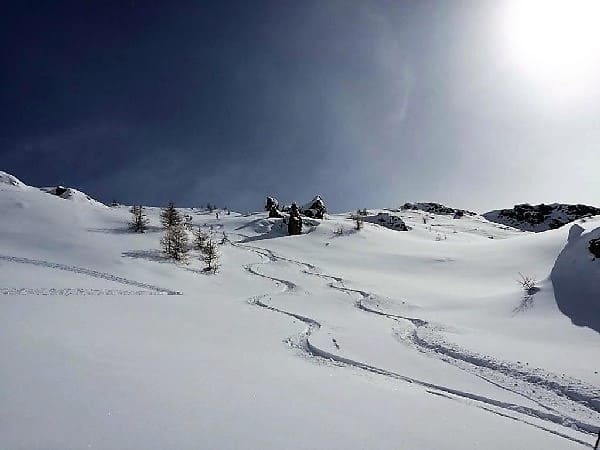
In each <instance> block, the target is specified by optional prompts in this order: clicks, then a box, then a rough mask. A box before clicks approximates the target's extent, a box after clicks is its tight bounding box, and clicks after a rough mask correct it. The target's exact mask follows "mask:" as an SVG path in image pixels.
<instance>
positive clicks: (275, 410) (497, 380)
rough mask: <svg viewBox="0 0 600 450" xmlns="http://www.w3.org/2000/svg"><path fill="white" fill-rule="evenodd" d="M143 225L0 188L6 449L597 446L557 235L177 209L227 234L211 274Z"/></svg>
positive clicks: (464, 222) (597, 415)
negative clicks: (297, 228)
mask: <svg viewBox="0 0 600 450" xmlns="http://www.w3.org/2000/svg"><path fill="white" fill-rule="evenodd" d="M146 212H147V214H148V216H149V219H150V229H149V230H148V232H146V233H145V234H133V233H130V232H128V231H127V221H128V219H129V212H128V209H127V208H126V207H115V208H104V207H102V208H100V207H97V206H95V205H94V204H91V203H89V202H71V201H65V200H63V199H61V198H59V197H56V196H53V195H48V194H47V193H44V192H42V191H40V190H38V189H34V188H27V187H26V186H24V185H20V184H19V183H16V184H15V183H10V182H9V183H2V184H0V214H1V216H2V220H0V360H1V361H3V363H2V370H0V405H1V406H0V412H1V415H0V417H1V418H2V419H1V420H0V436H1V437H2V438H1V442H2V446H0V447H2V448H7V449H13V448H23V449H33V448H61V449H76V448H100V449H123V448H131V449H137V448H143V449H165V448H177V449H197V448H219V449H224V448H231V449H233V448H236V449H237V448H248V449H254V448H261V449H281V448H298V449H299V448H307V449H308V448H311V449H313V448H323V449H331V448H344V449H353V448H357V449H358V448H378V449H384V448H390V449H392V448H394V449H395V448H407V449H433V448H435V449H436V450H437V449H483V448H485V449H491V450H494V449H497V450H499V449H506V448H512V449H532V448H544V449H575V448H585V447H588V448H589V447H590V446H591V445H592V444H593V442H594V440H595V436H594V433H596V432H597V430H598V426H599V425H600V412H599V411H600V403H599V398H600V388H599V385H600V377H599V375H598V372H597V371H598V364H597V356H598V354H600V339H599V334H598V333H597V332H596V331H594V330H593V327H591V325H590V324H589V323H588V324H585V323H579V325H587V326H576V325H574V324H573V322H575V323H578V322H577V321H576V320H575V319H574V318H573V317H571V316H570V315H569V312H568V311H567V310H565V309H564V308H563V306H562V302H563V301H564V302H566V303H565V304H572V305H575V306H577V305H578V299H576V298H571V297H569V295H568V293H567V295H566V296H565V297H562V298H561V299H559V298H555V290H556V286H557V282H558V283H559V284H560V283H563V281H562V280H564V279H567V280H572V278H571V277H572V276H573V274H574V273H576V272H577V271H575V272H574V271H573V270H570V269H569V267H570V266H569V265H568V264H567V262H568V260H569V259H570V258H571V257H576V258H578V263H577V267H579V264H584V263H585V261H584V256H583V255H581V252H580V247H581V248H583V244H581V245H579V244H577V245H575V244H572V242H573V241H572V242H569V243H568V244H567V238H568V231H569V230H567V229H566V227H565V228H563V229H559V230H554V231H549V232H547V233H542V234H530V233H523V232H519V231H516V230H513V229H510V228H507V227H503V226H500V225H497V224H493V223H490V222H488V221H486V220H485V219H483V218H481V217H480V216H468V217H467V216H465V217H462V218H460V219H454V218H453V217H452V216H448V215H443V214H442V215H437V214H432V213H424V212H422V211H416V210H406V211H400V212H398V213H395V214H398V216H399V217H400V218H401V219H402V220H403V221H404V222H405V223H406V224H407V225H408V226H409V227H410V228H411V230H410V231H407V232H397V231H394V230H391V229H387V228H385V227H381V226H378V225H376V224H369V223H366V224H365V226H364V229H363V230H361V231H358V232H353V233H344V234H343V235H339V234H337V233H336V232H335V231H336V230H337V229H339V227H344V228H345V229H348V230H349V229H351V228H352V221H351V219H348V214H340V215H333V216H330V217H329V218H328V219H327V220H323V221H316V220H315V221H311V222H310V224H308V225H307V227H306V229H305V234H303V235H301V236H294V237H288V236H286V235H285V232H284V230H282V229H281V223H280V222H281V219H268V218H267V217H266V214H265V213H257V214H251V215H240V214H236V213H231V214H230V215H226V214H220V218H219V219H216V217H215V215H214V213H208V212H206V211H199V210H192V209H190V210H184V211H183V212H184V213H186V214H189V215H191V216H192V218H193V222H194V224H195V225H196V226H200V227H202V228H203V229H205V230H206V231H207V232H212V233H213V235H214V236H215V238H216V239H220V238H221V237H222V236H223V233H225V237H226V239H225V243H224V244H223V245H221V246H220V251H221V254H222V268H221V270H220V272H219V273H217V274H216V275H214V276H213V275H206V274H204V273H203V272H202V263H200V261H199V255H198V254H197V253H196V252H192V253H191V254H190V258H189V262H188V264H175V263H173V262H171V261H168V260H165V259H164V258H163V257H162V255H161V253H160V251H159V240H160V237H161V234H162V233H161V231H160V228H159V220H158V215H159V209H157V208H148V209H147V210H146ZM380 212H381V213H383V212H385V211H373V214H378V213H380ZM424 214H425V215H424ZM424 219H425V220H424ZM579 225H580V226H581V227H583V228H584V229H585V230H586V231H585V232H584V233H583V234H581V236H583V237H582V239H583V238H585V239H587V238H588V237H589V238H591V237H593V236H596V235H597V234H598V227H600V220H596V219H594V220H588V221H586V222H585V223H581V224H579ZM594 230H595V231H594ZM581 236H580V237H581ZM573 252H575V253H573ZM559 254H561V258H562V255H566V256H564V258H565V265H563V264H562V262H561V258H559V260H558V261H557V257H558V255H559ZM590 262H593V263H594V264H596V265H597V263H598V261H590ZM555 263H556V264H555ZM586 267H587V268H588V269H589V273H590V274H595V273H596V272H594V270H595V267H596V266H591V268H590V266H586ZM553 268H554V269H555V272H553V276H552V280H550V278H549V276H550V273H551V271H552V269H553ZM557 268H559V269H560V270H558V278H557V277H556V276H555V275H556V271H557ZM586 270H587V269H586ZM518 272H523V273H525V274H527V275H531V276H534V277H536V278H537V279H538V280H540V281H539V283H538V286H539V291H538V292H536V293H535V294H533V295H532V296H528V295H526V293H525V292H524V291H523V290H522V289H521V288H520V286H518V284H517V283H515V281H514V280H515V279H516V278H517V276H518ZM589 280H591V279H588V281H589ZM553 282H554V289H553V285H552V283H553ZM589 286H590V288H591V289H592V291H591V292H595V293H598V291H595V290H594V289H595V287H594V286H596V287H597V284H594V283H593V282H591V283H590V284H589ZM596 298H598V297H596ZM590 311H591V310H590ZM572 320H573V322H572Z"/></svg>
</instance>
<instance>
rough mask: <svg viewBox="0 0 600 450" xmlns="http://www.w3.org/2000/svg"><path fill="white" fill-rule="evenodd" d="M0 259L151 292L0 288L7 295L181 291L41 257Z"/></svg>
mask: <svg viewBox="0 0 600 450" xmlns="http://www.w3.org/2000/svg"><path fill="white" fill-rule="evenodd" d="M0 261H6V262H12V263H18V264H31V265H34V266H40V267H47V268H50V269H57V270H64V271H65V272H73V273H78V274H81V275H87V276H89V277H92V278H99V279H103V280H108V281H113V282H115V283H119V284H123V285H126V286H134V287H138V288H142V289H148V290H149V291H151V292H143V291H124V290H123V291H122V290H115V289H44V288H39V289H29V288H23V289H20V288H3V289H1V290H0V293H1V294H5V295H6V294H9V295H15V294H16V295H23V294H34V295H121V294H122V295H142V294H155V295H156V294H166V295H181V292H177V291H173V290H171V289H165V288H162V287H159V286H154V285H152V284H148V283H142V282H140V281H134V280H128V279H127V278H123V277H120V276H118V275H113V274H110V273H106V272H99V271H97V270H92V269H86V268H84V267H77V266H69V265H67V264H60V263H54V262H50V261H44V260H41V259H30V258H20V257H17V256H8V255H0Z"/></svg>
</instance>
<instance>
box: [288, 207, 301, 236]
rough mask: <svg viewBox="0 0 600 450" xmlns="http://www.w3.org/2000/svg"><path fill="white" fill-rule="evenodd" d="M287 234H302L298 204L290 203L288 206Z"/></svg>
mask: <svg viewBox="0 0 600 450" xmlns="http://www.w3.org/2000/svg"><path fill="white" fill-rule="evenodd" d="M288 234H289V235H290V236H293V235H297V234H302V217H300V210H299V209H298V205H296V204H295V203H292V206H291V207H290V216H289V218H288Z"/></svg>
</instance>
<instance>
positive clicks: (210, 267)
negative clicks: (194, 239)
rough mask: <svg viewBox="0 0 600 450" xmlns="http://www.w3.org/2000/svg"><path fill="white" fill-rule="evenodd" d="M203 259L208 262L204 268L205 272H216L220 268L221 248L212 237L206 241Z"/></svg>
mask: <svg viewBox="0 0 600 450" xmlns="http://www.w3.org/2000/svg"><path fill="white" fill-rule="evenodd" d="M202 259H203V260H204V263H205V264H206V267H205V268H204V271H205V272H212V273H216V272H217V270H218V269H219V249H218V248H217V244H215V242H214V241H213V240H212V239H209V240H208V241H206V245H204V250H203V256H202Z"/></svg>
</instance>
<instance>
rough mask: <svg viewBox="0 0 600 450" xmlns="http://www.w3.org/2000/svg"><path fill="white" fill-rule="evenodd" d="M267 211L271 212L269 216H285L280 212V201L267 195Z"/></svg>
mask: <svg viewBox="0 0 600 450" xmlns="http://www.w3.org/2000/svg"><path fill="white" fill-rule="evenodd" d="M265 211H268V212H269V217H283V216H282V215H281V213H280V212H279V202H278V201H277V199H276V198H275V197H267V202H266V204H265Z"/></svg>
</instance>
